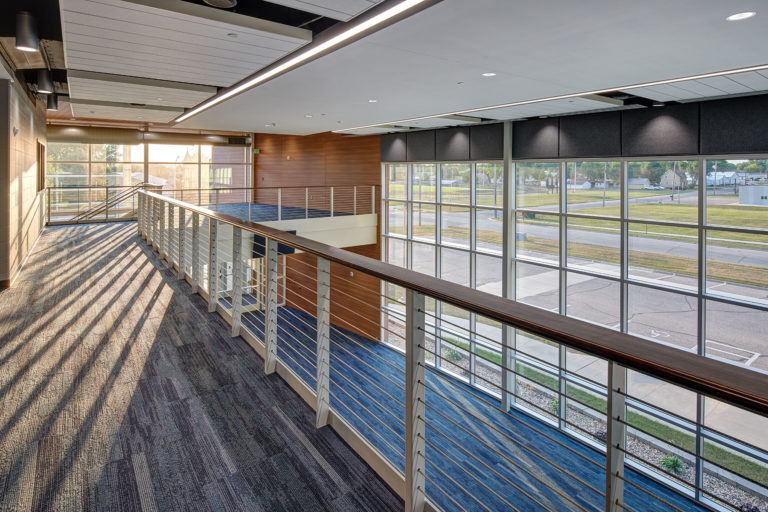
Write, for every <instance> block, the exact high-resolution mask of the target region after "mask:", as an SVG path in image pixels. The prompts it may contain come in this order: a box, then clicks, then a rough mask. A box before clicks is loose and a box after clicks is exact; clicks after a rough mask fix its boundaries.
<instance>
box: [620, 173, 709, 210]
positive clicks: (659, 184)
mask: <svg viewBox="0 0 768 512" xmlns="http://www.w3.org/2000/svg"><path fill="white" fill-rule="evenodd" d="M627 169H628V173H629V178H628V179H627V194H628V195H629V199H628V203H629V216H630V217H633V218H639V219H652V220H668V221H674V222H692V223H698V222H699V217H698V215H699V210H698V204H699V192H698V190H699V171H698V163H697V162H696V161H695V160H659V161H649V162H629V163H628V164H627Z"/></svg>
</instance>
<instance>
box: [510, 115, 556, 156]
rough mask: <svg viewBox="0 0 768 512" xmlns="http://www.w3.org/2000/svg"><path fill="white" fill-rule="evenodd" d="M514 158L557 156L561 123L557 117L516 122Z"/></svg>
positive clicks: (514, 126)
mask: <svg viewBox="0 0 768 512" xmlns="http://www.w3.org/2000/svg"><path fill="white" fill-rule="evenodd" d="M512 132H513V133H512V158H519V159H526V158H557V157H558V153H559V151H558V144H559V141H558V139H559V135H560V133H559V132H560V123H559V120H558V119H557V118H551V119H531V120H530V121H519V122H515V123H514V125H513V129H512Z"/></svg>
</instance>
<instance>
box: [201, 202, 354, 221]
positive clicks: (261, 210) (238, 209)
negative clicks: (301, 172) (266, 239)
mask: <svg viewBox="0 0 768 512" xmlns="http://www.w3.org/2000/svg"><path fill="white" fill-rule="evenodd" d="M249 206H250V210H251V215H250V217H249V216H248V209H249ZM280 208H281V212H280V213H281V218H282V220H290V219H303V218H305V217H307V216H308V217H309V218H310V219H315V218H320V217H330V211H329V210H318V209H315V208H309V209H308V210H305V209H304V208H298V207H295V206H281V207H280ZM208 209H209V210H216V211H218V212H219V213H223V214H225V215H231V216H233V217H237V218H239V219H245V220H249V219H250V220H251V221H253V222H266V221H270V220H277V205H271V204H259V203H235V204H220V205H219V206H218V207H216V206H215V205H210V206H208ZM333 215H334V216H335V217H342V216H346V215H352V214H351V213H345V212H336V211H334V212H333Z"/></svg>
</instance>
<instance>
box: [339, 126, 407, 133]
mask: <svg viewBox="0 0 768 512" xmlns="http://www.w3.org/2000/svg"><path fill="white" fill-rule="evenodd" d="M409 130H410V128H404V127H397V126H373V127H371V128H360V129H358V130H350V131H348V132H345V133H346V134H349V135H379V134H382V133H390V132H407V131H409Z"/></svg>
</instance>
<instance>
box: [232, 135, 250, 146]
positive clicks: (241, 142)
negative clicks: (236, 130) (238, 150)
mask: <svg viewBox="0 0 768 512" xmlns="http://www.w3.org/2000/svg"><path fill="white" fill-rule="evenodd" d="M229 144H232V145H237V146H245V145H246V144H248V140H247V139H246V138H245V137H230V138H229Z"/></svg>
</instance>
